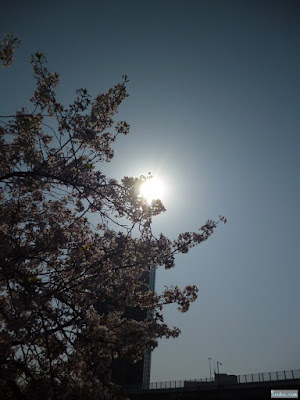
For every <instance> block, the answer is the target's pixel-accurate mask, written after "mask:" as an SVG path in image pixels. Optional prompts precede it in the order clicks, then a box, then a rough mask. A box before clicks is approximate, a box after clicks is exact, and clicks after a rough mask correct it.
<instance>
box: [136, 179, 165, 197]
mask: <svg viewBox="0 0 300 400" xmlns="http://www.w3.org/2000/svg"><path fill="white" fill-rule="evenodd" d="M140 193H141V195H142V196H143V197H144V198H145V199H146V201H147V203H151V202H152V200H157V199H160V200H162V197H163V194H164V186H163V183H162V181H161V180H159V179H158V178H154V177H153V178H150V179H148V180H147V181H146V182H145V183H143V184H142V186H141V192H140Z"/></svg>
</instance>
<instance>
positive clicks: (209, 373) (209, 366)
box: [208, 357, 211, 381]
mask: <svg viewBox="0 0 300 400" xmlns="http://www.w3.org/2000/svg"><path fill="white" fill-rule="evenodd" d="M208 359H209V380H210V381H211V364H210V362H211V358H210V357H208Z"/></svg>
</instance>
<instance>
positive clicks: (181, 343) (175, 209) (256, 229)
mask: <svg viewBox="0 0 300 400" xmlns="http://www.w3.org/2000/svg"><path fill="white" fill-rule="evenodd" d="M299 18H300V5H299V2H298V1H296V0H285V1H284V0H282V1H276V0H274V1H262V0H259V1H256V0H251V1H250V0H248V1H246V0H244V1H240V0H237V1H231V0H228V1H225V0H223V1H214V0H210V1H201V0H198V1H188V0H186V1H183V0H182V1H176V0H172V1H169V0H160V1H154V0H151V1H150V0H149V1H141V0H139V1H99V0H98V1H89V0H87V1H74V0H73V1H51V2H46V1H39V2H38V1H27V2H18V4H17V5H16V3H15V2H12V1H10V2H9V1H7V2H6V4H5V5H2V6H1V16H0V26H1V29H2V32H14V33H16V34H17V35H18V36H20V37H21V38H22V40H23V45H22V47H21V48H20V49H19V50H18V51H17V54H16V60H15V64H14V66H13V67H12V68H11V69H9V70H4V71H1V75H0V87H1V100H0V110H1V114H4V113H12V112H14V110H15V109H16V108H20V107H21V106H23V105H24V104H26V102H27V99H28V98H30V97H31V94H32V89H33V79H32V71H31V66H30V63H29V58H30V54H31V53H32V52H34V51H40V52H44V53H45V54H46V55H47V57H48V59H49V68H50V69H51V70H53V71H57V72H58V73H60V74H61V78H62V84H61V86H60V88H59V90H58V94H59V96H60V99H61V100H62V101H63V102H66V104H69V103H70V102H71V101H72V99H73V97H74V94H75V89H77V88H81V87H83V88H87V89H88V90H90V92H91V94H92V95H96V94H98V93H99V92H103V91H106V90H107V88H109V87H111V86H112V85H114V84H115V83H117V82H119V81H120V80H121V75H122V74H124V73H126V74H128V76H129V79H130V80H131V83H130V84H129V92H130V97H129V98H128V99H127V100H126V102H125V103H124V104H123V105H122V107H121V109H120V113H119V117H120V118H122V119H126V120H127V122H128V123H130V124H131V134H130V135H129V136H127V137H122V138H120V140H119V142H118V144H117V145H116V156H115V159H114V160H113V161H112V162H111V163H110V164H108V165H107V166H105V167H103V168H104V170H105V172H107V173H108V174H109V175H110V176H111V177H116V178H118V179H120V178H121V177H122V176H124V175H130V176H139V175H140V174H142V173H144V174H146V173H147V172H148V171H151V172H153V173H154V174H159V175H160V176H161V177H162V178H164V179H165V181H166V182H167V184H168V188H169V189H168V195H167V197H166V199H165V205H166V207H167V212H166V213H165V214H164V215H162V216H159V217H158V218H157V220H156V221H155V224H154V228H155V231H156V232H159V231H162V232H163V233H165V234H167V235H169V237H171V238H175V237H176V235H177V234H178V233H180V232H182V231H187V230H196V229H198V228H199V227H200V226H201V225H202V224H203V222H205V221H206V219H208V218H211V219H215V218H218V215H219V214H222V215H224V216H226V217H227V218H228V224H227V225H224V226H220V227H219V228H218V229H217V232H216V234H215V235H214V237H212V238H211V239H210V240H209V241H208V242H206V243H205V244H203V245H202V246H200V247H197V248H195V249H194V250H192V251H191V252H190V253H189V254H188V255H185V256H180V257H178V258H177V265H176V268H175V269H174V270H170V271H160V272H158V273H157V282H156V286H157V289H158V290H159V289H160V288H162V287H163V285H164V284H171V283H174V284H179V285H180V286H182V287H183V286H185V285H186V284H189V283H191V284H197V285H198V287H199V289H200V291H199V298H198V300H197V302H196V303H194V304H193V305H192V307H191V309H190V311H189V312H188V313H187V314H181V313H179V312H177V311H176V310H175V309H173V308H169V309H167V310H166V313H165V315H166V319H167V321H168V322H169V323H170V324H171V325H177V326H178V327H179V328H180V329H181V330H182V335H181V336H180V338H178V339H176V340H168V341H165V340H163V341H161V344H160V346H159V347H158V349H157V350H155V351H154V354H153V358H152V381H164V380H175V379H184V378H203V377H206V376H209V367H208V365H209V364H208V357H212V358H215V359H216V360H219V361H221V362H222V363H223V366H222V367H221V369H220V371H221V372H228V373H238V374H242V373H250V372H264V371H276V370H284V369H296V368H300V358H299V354H300V334H299V332H300V314H299V303H300V294H299V293H300V291H299V282H300V268H299V266H300V262H299V261H300V259H299V222H300V221H299V219H300V218H299V204H300V196H299V194H300V188H299V171H300V168H299V167H300V165H299V164H300V162H299V154H300V139H299V125H300V117H299V115H300V114H299V93H300V87H299V86H300V85H299V67H300V65H299V64H300V54H299V51H300V41H299V38H300V34H299V33H300V32H299V30H300V29H299V26H300V25H299Z"/></svg>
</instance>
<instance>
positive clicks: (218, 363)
mask: <svg viewBox="0 0 300 400" xmlns="http://www.w3.org/2000/svg"><path fill="white" fill-rule="evenodd" d="M219 365H223V364H222V363H220V361H217V370H218V385H219Z"/></svg>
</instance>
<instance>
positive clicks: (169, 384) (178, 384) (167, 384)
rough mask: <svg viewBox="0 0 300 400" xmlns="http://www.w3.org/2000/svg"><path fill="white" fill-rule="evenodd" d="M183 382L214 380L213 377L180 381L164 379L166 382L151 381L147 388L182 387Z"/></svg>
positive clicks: (208, 381) (209, 381) (210, 381)
mask: <svg viewBox="0 0 300 400" xmlns="http://www.w3.org/2000/svg"><path fill="white" fill-rule="evenodd" d="M184 382H199V383H205V382H207V383H209V384H211V383H212V382H214V379H213V378H212V379H209V378H206V379H189V380H186V379H185V380H180V381H166V382H151V383H150V387H149V389H176V388H183V387H184Z"/></svg>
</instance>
